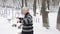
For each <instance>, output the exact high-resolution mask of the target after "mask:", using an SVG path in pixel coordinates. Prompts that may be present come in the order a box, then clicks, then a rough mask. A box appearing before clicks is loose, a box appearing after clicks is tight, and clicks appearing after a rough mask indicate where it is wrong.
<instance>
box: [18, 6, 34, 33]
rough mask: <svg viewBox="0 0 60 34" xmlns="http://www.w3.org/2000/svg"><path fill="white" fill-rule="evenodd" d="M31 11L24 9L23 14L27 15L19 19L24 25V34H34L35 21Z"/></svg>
mask: <svg viewBox="0 0 60 34" xmlns="http://www.w3.org/2000/svg"><path fill="white" fill-rule="evenodd" d="M28 11H29V9H28V8H27V7H23V8H22V10H21V13H22V14H23V15H25V17H24V18H19V20H20V21H19V22H20V23H22V25H23V27H22V34H33V23H32V22H33V21H32V16H31V15H30V13H29V12H28Z"/></svg>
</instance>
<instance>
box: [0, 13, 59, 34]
mask: <svg viewBox="0 0 60 34" xmlns="http://www.w3.org/2000/svg"><path fill="white" fill-rule="evenodd" d="M36 18H37V21H36ZM56 18H57V13H49V25H50V28H49V29H46V28H45V27H43V26H42V17H41V16H40V17H39V15H38V16H37V17H34V18H33V20H34V22H33V23H34V34H48V33H49V34H60V31H58V30H57V29H56ZM38 19H39V20H38ZM13 22H14V21H13ZM11 25H12V23H8V21H7V20H6V19H5V18H2V17H0V34H18V32H19V31H20V30H19V29H18V28H15V27H12V26H11Z"/></svg>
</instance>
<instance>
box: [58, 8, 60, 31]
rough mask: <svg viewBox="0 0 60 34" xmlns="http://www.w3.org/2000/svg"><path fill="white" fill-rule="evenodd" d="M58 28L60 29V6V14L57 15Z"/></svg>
mask: <svg viewBox="0 0 60 34" xmlns="http://www.w3.org/2000/svg"><path fill="white" fill-rule="evenodd" d="M57 29H58V30H59V31H60V7H59V11H58V16H57Z"/></svg>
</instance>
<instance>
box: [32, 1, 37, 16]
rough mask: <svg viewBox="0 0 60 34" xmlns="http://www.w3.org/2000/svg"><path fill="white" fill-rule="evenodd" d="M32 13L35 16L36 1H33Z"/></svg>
mask: <svg viewBox="0 0 60 34" xmlns="http://www.w3.org/2000/svg"><path fill="white" fill-rule="evenodd" d="M33 12H34V16H36V0H34V4H33Z"/></svg>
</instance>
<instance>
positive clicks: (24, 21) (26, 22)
mask: <svg viewBox="0 0 60 34" xmlns="http://www.w3.org/2000/svg"><path fill="white" fill-rule="evenodd" d="M31 21H32V17H31V16H28V17H27V18H23V20H22V21H21V22H22V23H24V24H29V23H30V22H31Z"/></svg>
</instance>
